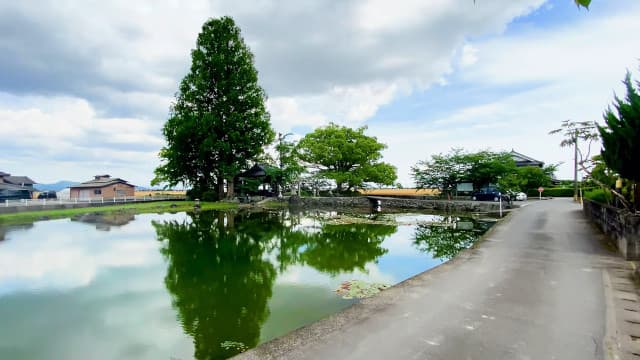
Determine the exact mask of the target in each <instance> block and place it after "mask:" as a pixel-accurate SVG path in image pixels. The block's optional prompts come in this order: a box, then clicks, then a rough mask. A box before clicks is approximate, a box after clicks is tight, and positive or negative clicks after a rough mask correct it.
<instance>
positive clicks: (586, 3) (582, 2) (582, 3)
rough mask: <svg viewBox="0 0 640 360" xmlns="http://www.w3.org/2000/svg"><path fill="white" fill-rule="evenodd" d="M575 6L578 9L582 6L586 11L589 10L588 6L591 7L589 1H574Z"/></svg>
mask: <svg viewBox="0 0 640 360" xmlns="http://www.w3.org/2000/svg"><path fill="white" fill-rule="evenodd" d="M575 3H576V5H578V7H580V6H582V7H584V8H586V9H588V8H589V5H591V0H575Z"/></svg>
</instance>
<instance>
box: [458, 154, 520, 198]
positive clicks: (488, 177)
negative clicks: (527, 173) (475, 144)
mask: <svg viewBox="0 0 640 360" xmlns="http://www.w3.org/2000/svg"><path fill="white" fill-rule="evenodd" d="M462 161H463V163H466V164H467V167H468V171H467V174H466V176H465V179H466V180H467V181H469V182H471V183H473V187H474V188H476V189H478V188H480V187H482V186H486V185H489V184H498V183H499V182H500V179H502V178H503V177H505V176H508V175H509V174H513V173H515V172H516V171H517V169H518V168H517V167H516V162H515V161H514V160H513V157H512V156H511V154H509V153H508V152H492V151H486V150H485V151H479V152H476V153H470V154H465V155H464V156H462Z"/></svg>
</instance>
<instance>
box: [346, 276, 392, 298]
mask: <svg viewBox="0 0 640 360" xmlns="http://www.w3.org/2000/svg"><path fill="white" fill-rule="evenodd" d="M388 287H389V285H387V284H382V283H367V282H364V281H362V280H350V281H344V282H343V283H342V284H340V286H339V287H338V288H337V289H336V293H337V294H338V295H340V296H342V298H343V299H363V298H368V297H371V296H373V295H375V294H377V293H379V292H380V291H382V290H384V289H386V288H388Z"/></svg>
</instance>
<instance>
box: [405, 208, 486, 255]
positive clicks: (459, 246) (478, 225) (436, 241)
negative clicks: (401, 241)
mask: <svg viewBox="0 0 640 360" xmlns="http://www.w3.org/2000/svg"><path fill="white" fill-rule="evenodd" d="M490 226H491V225H490V224H489V223H485V222H477V221H474V220H473V219H468V218H467V219H461V218H458V217H455V216H447V217H445V218H444V220H443V222H442V223H440V224H420V225H418V227H417V228H416V233H415V235H414V245H415V246H416V247H417V248H418V249H419V250H420V251H424V252H428V253H431V254H432V255H433V257H434V258H436V259H443V260H449V259H451V258H453V257H454V256H456V254H458V253H459V252H460V251H462V250H464V249H466V248H468V247H470V246H471V245H472V244H473V243H474V242H475V241H476V240H477V239H478V237H479V236H480V235H481V234H482V233H484V232H485V231H486V230H487V229H488V228H489V227H490Z"/></svg>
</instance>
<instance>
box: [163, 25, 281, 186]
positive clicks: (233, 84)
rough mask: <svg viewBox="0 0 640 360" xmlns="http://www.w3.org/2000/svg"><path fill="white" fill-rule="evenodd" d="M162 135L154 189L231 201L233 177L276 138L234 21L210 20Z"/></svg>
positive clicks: (254, 71) (250, 55) (262, 95)
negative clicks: (179, 189)
mask: <svg viewBox="0 0 640 360" xmlns="http://www.w3.org/2000/svg"><path fill="white" fill-rule="evenodd" d="M191 61H192V63H191V70H190V72H189V73H188V74H187V75H186V76H185V77H184V79H182V82H181V83H180V88H179V90H178V93H177V94H176V99H175V102H174V104H173V105H172V108H171V113H170V116H169V119H168V120H167V122H166V123H165V125H164V128H163V134H164V136H165V139H166V141H167V146H165V147H164V148H162V150H161V151H160V157H161V159H162V160H163V163H162V164H161V165H160V166H159V167H158V168H157V169H156V170H155V174H156V178H155V179H154V182H153V183H154V184H157V183H161V182H166V183H168V184H169V185H171V186H174V185H176V184H178V183H184V184H186V185H188V186H191V187H193V189H194V193H195V194H202V193H204V192H207V191H210V190H212V189H214V188H215V187H216V186H217V188H218V197H219V198H222V197H224V196H225V185H226V188H227V193H226V196H227V197H232V196H233V177H234V176H235V175H236V174H237V173H238V172H239V171H240V170H241V169H242V168H244V167H245V166H246V165H247V162H248V161H250V160H252V159H254V158H255V157H256V156H258V155H260V154H261V153H262V151H263V147H264V145H266V144H268V143H270V142H271V141H272V140H273V138H274V132H273V130H272V129H271V124H270V119H269V113H268V112H267V111H266V109H265V105H264V103H265V101H266V94H265V92H264V90H263V89H262V88H261V87H260V86H259V85H258V73H257V71H256V69H255V67H254V64H253V61H254V59H253V54H252V53H251V51H250V50H249V48H248V47H247V45H246V44H245V42H244V40H243V38H242V36H241V35H240V29H239V28H238V27H237V26H236V24H235V23H234V21H233V19H231V18H230V17H222V18H220V19H209V20H208V21H207V22H205V23H204V25H203V27H202V32H200V34H199V35H198V40H197V42H196V48H195V49H193V50H192V51H191Z"/></svg>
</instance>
